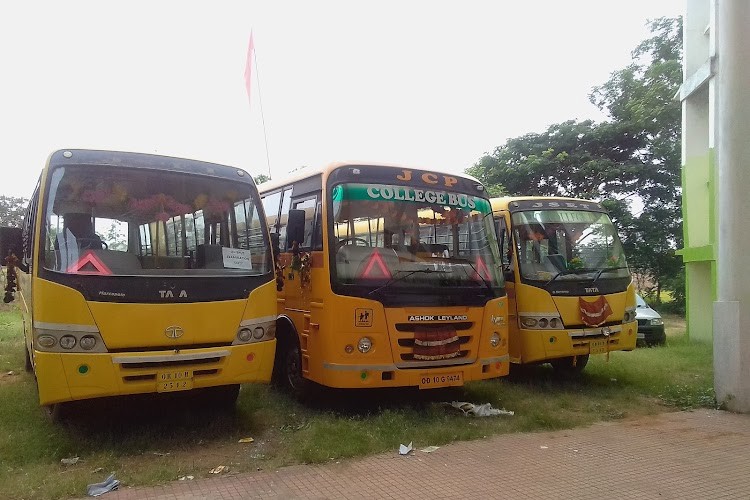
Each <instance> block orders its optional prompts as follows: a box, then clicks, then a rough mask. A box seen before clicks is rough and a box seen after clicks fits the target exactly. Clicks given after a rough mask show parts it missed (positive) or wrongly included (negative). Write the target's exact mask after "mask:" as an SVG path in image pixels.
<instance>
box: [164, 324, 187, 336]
mask: <svg viewBox="0 0 750 500" xmlns="http://www.w3.org/2000/svg"><path fill="white" fill-rule="evenodd" d="M164 335H166V336H167V337H169V338H170V339H179V338H180V337H182V336H183V335H185V330H183V329H182V328H181V327H179V326H168V327H167V328H165V329H164Z"/></svg>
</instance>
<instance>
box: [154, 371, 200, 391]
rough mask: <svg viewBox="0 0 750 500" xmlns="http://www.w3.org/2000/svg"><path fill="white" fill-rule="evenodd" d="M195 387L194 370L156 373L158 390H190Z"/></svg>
mask: <svg viewBox="0 0 750 500" xmlns="http://www.w3.org/2000/svg"><path fill="white" fill-rule="evenodd" d="M192 388H193V372H192V371H190V370H175V371H169V372H159V373H157V374H156V392H175V391H188V390H190V389H192Z"/></svg>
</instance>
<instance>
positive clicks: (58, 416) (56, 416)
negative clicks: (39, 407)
mask: <svg viewBox="0 0 750 500" xmlns="http://www.w3.org/2000/svg"><path fill="white" fill-rule="evenodd" d="M44 411H45V412H46V413H47V417H48V418H49V419H50V420H51V421H52V422H53V423H55V424H62V423H64V422H65V421H66V420H67V419H68V415H69V414H70V405H69V403H55V404H51V405H47V406H45V407H44Z"/></svg>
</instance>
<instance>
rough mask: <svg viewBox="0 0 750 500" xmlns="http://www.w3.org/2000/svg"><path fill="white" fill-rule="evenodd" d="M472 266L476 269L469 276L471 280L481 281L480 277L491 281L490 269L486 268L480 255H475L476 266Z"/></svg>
mask: <svg viewBox="0 0 750 500" xmlns="http://www.w3.org/2000/svg"><path fill="white" fill-rule="evenodd" d="M474 267H476V269H477V270H476V272H475V273H474V275H473V276H472V277H471V278H472V279H473V280H476V281H482V279H484V280H485V281H489V282H492V275H491V274H490V270H489V269H488V268H487V264H485V263H484V259H483V258H482V256H481V255H477V261H476V266H474Z"/></svg>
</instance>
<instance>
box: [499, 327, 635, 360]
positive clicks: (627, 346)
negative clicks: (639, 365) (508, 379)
mask: <svg viewBox="0 0 750 500" xmlns="http://www.w3.org/2000/svg"><path fill="white" fill-rule="evenodd" d="M637 331H638V323H637V322H636V321H632V322H630V323H623V324H622V325H612V326H607V327H592V328H585V329H571V330H526V329H521V330H519V332H518V335H519V338H516V339H514V338H512V337H511V343H513V342H520V344H521V345H520V352H521V357H520V359H513V362H514V363H543V362H545V361H547V360H550V359H556V358H564V357H568V356H584V355H587V354H592V355H593V354H607V353H608V352H614V351H632V350H633V349H635V343H636V340H637ZM511 350H512V351H514V352H515V351H517V349H511Z"/></svg>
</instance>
